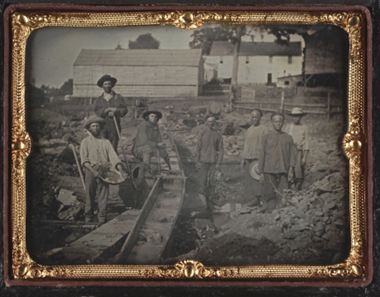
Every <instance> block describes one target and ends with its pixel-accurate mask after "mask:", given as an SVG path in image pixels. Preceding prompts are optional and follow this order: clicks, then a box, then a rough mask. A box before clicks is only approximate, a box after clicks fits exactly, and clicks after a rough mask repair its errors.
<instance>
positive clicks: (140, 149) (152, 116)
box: [132, 110, 171, 178]
mask: <svg viewBox="0 0 380 297" xmlns="http://www.w3.org/2000/svg"><path fill="white" fill-rule="evenodd" d="M143 118H144V120H145V122H144V123H142V124H141V125H140V126H139V128H138V130H137V134H136V137H135V139H134V140H133V148H132V154H133V155H134V156H135V157H136V158H137V159H139V160H140V165H139V176H138V177H139V178H145V174H146V173H147V172H149V171H151V168H150V163H151V158H152V156H154V155H155V154H156V152H157V150H158V153H159V154H160V156H161V157H162V158H163V159H164V161H165V163H166V164H167V165H168V167H169V170H170V169H171V167H170V162H169V155H168V153H167V152H166V146H165V143H163V142H162V137H161V133H160V128H159V127H158V125H157V122H158V121H159V120H160V119H161V118H162V113H161V112H159V111H156V110H151V111H146V112H144V113H143ZM150 173H151V172H150Z"/></svg>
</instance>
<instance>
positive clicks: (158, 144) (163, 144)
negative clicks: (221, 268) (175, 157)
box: [157, 142, 166, 149]
mask: <svg viewBox="0 0 380 297" xmlns="http://www.w3.org/2000/svg"><path fill="white" fill-rule="evenodd" d="M157 147H158V148H161V149H162V148H166V144H165V143H163V142H161V143H157Z"/></svg>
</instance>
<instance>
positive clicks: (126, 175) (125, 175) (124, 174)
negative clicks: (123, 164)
mask: <svg viewBox="0 0 380 297" xmlns="http://www.w3.org/2000/svg"><path fill="white" fill-rule="evenodd" d="M120 174H121V176H122V178H124V179H127V178H128V177H129V176H128V174H127V173H126V172H125V171H124V170H122V171H120Z"/></svg>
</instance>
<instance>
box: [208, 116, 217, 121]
mask: <svg viewBox="0 0 380 297" xmlns="http://www.w3.org/2000/svg"><path fill="white" fill-rule="evenodd" d="M214 121H216V119H215V118H214V117H208V118H207V122H214Z"/></svg>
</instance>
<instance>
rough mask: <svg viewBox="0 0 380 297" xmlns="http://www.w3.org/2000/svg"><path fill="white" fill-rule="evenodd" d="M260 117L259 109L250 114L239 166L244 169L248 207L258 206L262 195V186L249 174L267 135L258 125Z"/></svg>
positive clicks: (261, 126)
mask: <svg viewBox="0 0 380 297" xmlns="http://www.w3.org/2000/svg"><path fill="white" fill-rule="evenodd" d="M262 116H263V113H262V111H261V110H260V109H254V110H252V112H251V122H252V126H251V127H249V128H248V130H247V133H246V135H245V142H244V150H243V159H242V161H241V164H240V166H241V167H242V168H245V170H244V171H245V196H246V198H247V200H248V201H250V202H249V204H248V206H257V205H259V204H260V197H261V195H262V193H261V192H262V185H261V184H260V182H259V181H258V180H256V179H254V178H253V177H252V176H251V174H250V165H251V163H257V162H258V159H259V155H260V148H261V146H262V143H263V137H264V135H266V134H267V133H268V128H267V127H265V126H264V125H262V124H261V123H260V120H261V117H262Z"/></svg>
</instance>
